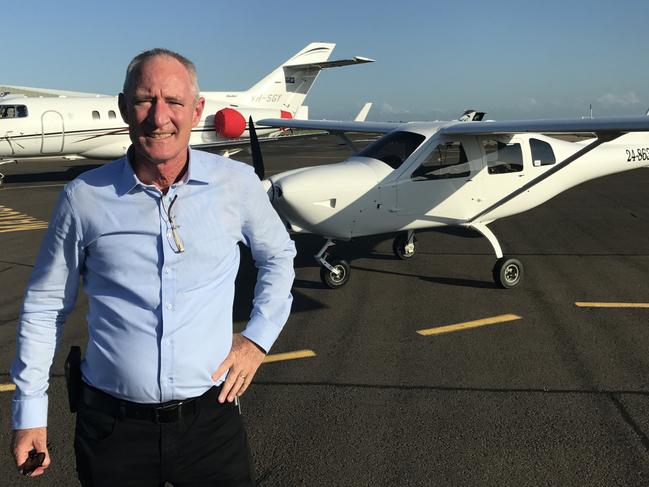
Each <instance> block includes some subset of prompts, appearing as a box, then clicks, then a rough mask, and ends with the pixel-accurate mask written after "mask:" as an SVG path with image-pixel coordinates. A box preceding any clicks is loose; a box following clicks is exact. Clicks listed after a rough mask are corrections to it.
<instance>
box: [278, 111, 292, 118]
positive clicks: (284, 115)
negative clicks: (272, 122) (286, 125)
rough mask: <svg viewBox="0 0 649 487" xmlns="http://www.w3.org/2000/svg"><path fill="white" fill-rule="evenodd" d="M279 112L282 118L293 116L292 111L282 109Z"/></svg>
mask: <svg viewBox="0 0 649 487" xmlns="http://www.w3.org/2000/svg"><path fill="white" fill-rule="evenodd" d="M279 112H280V114H281V118H293V115H292V114H291V112H287V111H285V110H280V111H279Z"/></svg>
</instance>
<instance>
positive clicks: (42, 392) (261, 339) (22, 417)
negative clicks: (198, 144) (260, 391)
mask: <svg viewBox="0 0 649 487" xmlns="http://www.w3.org/2000/svg"><path fill="white" fill-rule="evenodd" d="M174 197H176V201H175V203H174V204H173V206H172V207H171V216H172V220H173V222H172V223H175V224H176V225H177V233H178V236H179V237H180V240H181V241H182V244H183V245H184V252H179V251H178V245H177V243H176V241H175V239H174V237H173V233H172V231H171V223H170V221H169V217H168V212H169V206H170V203H171V201H172V200H173V198H174ZM238 242H244V243H245V244H246V245H248V246H249V247H250V249H251V252H252V256H253V258H254V260H255V265H256V266H257V268H258V276H257V284H256V286H255V293H254V301H253V310H252V313H251V317H250V320H249V322H248V323H247V326H246V328H245V331H244V332H243V335H244V336H246V337H247V338H249V339H250V340H252V341H253V342H255V343H256V344H258V345H259V346H260V347H262V348H263V349H264V350H266V351H268V350H269V349H270V348H271V346H272V344H273V343H274V341H275V340H276V338H277V336H278V335H279V333H280V331H281V330H282V327H283V326H284V324H285V322H286V320H287V318H288V314H289V311H290V307H291V301H292V297H291V293H290V290H291V285H292V283H293V278H294V271H293V257H294V256H295V246H294V244H293V242H292V241H291V239H290V238H289V236H288V234H287V232H286V230H285V228H284V225H283V224H282V222H281V220H280V219H279V217H278V215H277V213H276V212H275V210H274V209H273V208H272V206H271V205H270V202H269V200H268V196H267V195H266V193H265V192H264V190H263V188H262V185H261V184H260V182H259V179H258V178H257V176H256V175H255V174H254V172H253V171H252V169H251V168H250V166H247V165H245V164H243V163H239V162H236V161H232V160H230V159H227V158H224V157H220V156H216V155H213V154H208V153H205V152H200V151H195V150H191V149H190V150H189V167H188V172H187V173H186V177H185V180H184V181H183V182H179V183H176V184H174V185H172V186H171V188H170V189H169V191H168V193H167V194H166V195H163V194H162V193H161V192H160V191H159V190H158V189H157V188H155V187H154V186H149V185H145V184H143V183H142V182H140V181H139V180H138V178H137V177H136V175H135V174H134V172H133V169H132V167H131V164H130V163H129V161H128V158H127V157H124V158H122V159H119V160H116V161H113V162H111V163H109V164H106V165H104V166H102V167H100V168H97V169H94V170H92V171H88V172H86V173H84V174H82V175H81V176H79V177H78V178H77V179H75V180H74V181H72V182H70V183H69V184H68V185H66V187H65V189H64V190H63V191H62V193H61V196H60V198H59V201H58V204H57V206H56V208H55V210H54V213H53V215H52V218H51V221H50V225H49V228H48V230H47V233H46V234H45V238H44V240H43V244H42V247H41V250H40V253H39V255H38V258H37V261H36V265H35V268H34V270H33V272H32V275H31V278H30V281H29V285H28V287H27V291H26V293H25V300H24V303H23V308H22V312H21V316H20V323H19V328H18V334H17V352H16V358H15V360H14V363H13V365H12V370H11V372H12V378H13V381H14V383H15V384H16V393H15V395H14V400H13V427H14V428H15V429H22V428H34V427H39V426H46V424H47V392H46V391H47V387H48V383H49V369H50V366H51V364H52V359H53V356H54V351H55V348H56V344H57V342H58V339H59V337H60V335H61V331H62V327H63V323H64V321H65V318H66V316H67V315H68V313H69V312H70V311H71V309H72V308H73V306H74V303H75V300H76V296H77V290H78V287H79V283H80V280H81V279H83V288H84V290H85V293H86V294H87V296H88V301H89V310H88V315H87V320H88V330H89V341H88V344H87V346H86V354H85V358H84V360H83V362H82V367H81V370H82V374H83V377H84V380H85V381H86V382H87V383H88V384H90V385H92V386H94V387H96V388H98V389H101V390H103V391H105V392H107V393H109V394H112V395H113V396H115V397H118V398H122V399H126V400H129V401H135V402H140V403H155V402H164V401H169V400H173V399H184V398H188V397H194V396H199V395H201V394H202V393H204V392H205V391H206V390H207V389H209V388H210V387H211V386H213V385H215V384H216V385H218V384H219V383H220V382H222V381H223V379H224V378H225V375H224V376H223V377H221V378H220V379H219V380H218V381H216V382H214V381H213V380H212V378H211V376H212V374H213V373H214V372H215V371H216V369H217V368H218V366H219V365H220V364H221V362H222V361H223V360H224V359H225V357H226V356H227V354H228V353H229V351H230V347H231V345H232V321H233V320H232V306H233V298H234V281H235V277H236V275H237V271H238V268H239V247H238V245H237V243H238Z"/></svg>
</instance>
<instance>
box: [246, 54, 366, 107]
mask: <svg viewBox="0 0 649 487" xmlns="http://www.w3.org/2000/svg"><path fill="white" fill-rule="evenodd" d="M335 46H336V45H335V44H332V43H324V42H314V43H311V44H309V45H308V46H306V47H305V48H304V49H302V50H301V51H300V52H298V53H297V54H295V55H294V56H293V57H291V58H290V59H289V60H287V61H286V62H285V63H283V64H282V65H281V66H279V67H278V68H276V69H275V70H274V71H273V72H271V73H270V74H269V75H268V76H266V77H265V78H263V79H262V80H261V81H259V82H258V83H256V84H255V85H254V86H252V87H251V88H250V89H249V90H248V91H246V92H245V94H246V95H248V97H249V98H248V99H247V101H249V102H250V103H253V104H255V105H257V106H261V107H262V108H279V109H281V110H285V111H287V112H290V113H291V114H292V115H293V116H295V114H296V113H297V111H298V109H299V108H300V106H302V103H304V99H305V98H306V96H307V94H308V93H309V90H310V89H311V87H312V86H313V83H314V82H315V80H316V78H317V77H318V74H320V71H321V70H323V69H327V68H335V67H340V66H349V65H352V64H363V63H370V62H373V60H372V59H368V58H364V57H354V58H353V59H341V60H336V61H328V59H329V56H330V55H331V52H332V51H333V49H334V47H335Z"/></svg>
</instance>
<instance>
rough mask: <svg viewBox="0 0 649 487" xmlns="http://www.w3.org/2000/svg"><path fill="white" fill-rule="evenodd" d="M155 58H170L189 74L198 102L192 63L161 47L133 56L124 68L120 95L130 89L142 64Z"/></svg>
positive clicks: (197, 90) (195, 77) (198, 89)
mask: <svg viewBox="0 0 649 487" xmlns="http://www.w3.org/2000/svg"><path fill="white" fill-rule="evenodd" d="M157 56H168V57H171V58H173V59H175V60H176V61H178V62H179V63H180V64H182V65H183V66H184V67H185V69H186V70H187V73H189V78H190V79H191V81H192V85H193V88H194V99H195V100H198V98H199V96H200V93H201V90H200V88H199V87H198V76H197V75H196V66H195V65H194V63H193V62H191V61H190V60H189V59H187V58H186V57H185V56H183V55H182V54H178V53H177V52H174V51H170V50H169V49H165V48H163V47H156V48H155V49H149V50H147V51H143V52H141V53H140V54H138V55H137V56H135V57H134V58H133V59H132V60H131V62H130V63H128V67H127V68H126V77H125V78H124V87H123V88H122V93H124V94H126V93H127V91H129V89H130V88H131V83H132V82H133V77H134V76H135V75H137V74H138V72H139V70H140V67H141V66H142V64H144V63H145V62H146V61H148V60H149V59H152V58H154V57H157Z"/></svg>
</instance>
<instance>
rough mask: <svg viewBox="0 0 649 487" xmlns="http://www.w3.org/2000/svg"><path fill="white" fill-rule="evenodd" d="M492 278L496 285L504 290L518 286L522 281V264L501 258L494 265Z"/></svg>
mask: <svg viewBox="0 0 649 487" xmlns="http://www.w3.org/2000/svg"><path fill="white" fill-rule="evenodd" d="M493 277H494V281H495V282H496V284H498V285H499V286H501V287H503V288H505V289H509V288H512V287H515V286H518V285H519V284H520V282H521V280H522V279H523V264H522V263H521V261H520V260H518V259H512V258H511V257H501V258H500V259H498V260H497V261H496V265H494V269H493Z"/></svg>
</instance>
